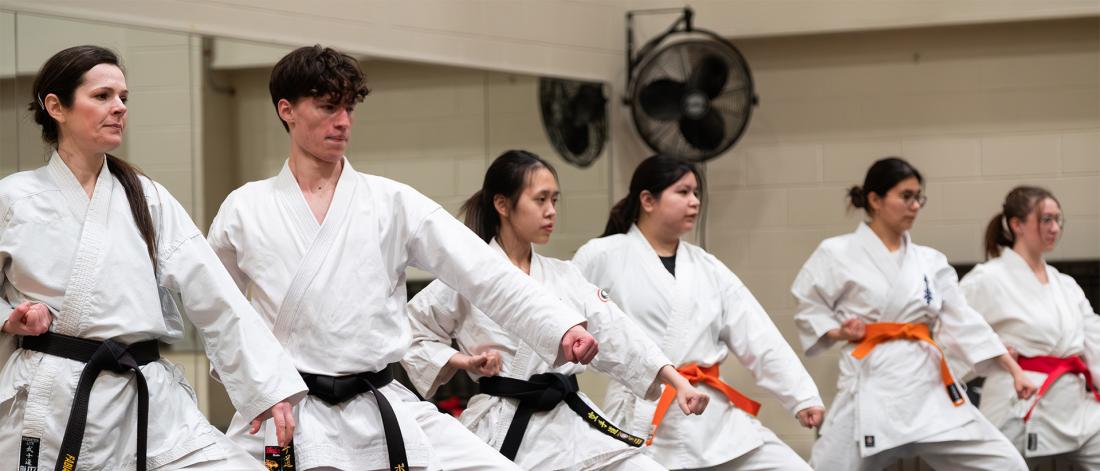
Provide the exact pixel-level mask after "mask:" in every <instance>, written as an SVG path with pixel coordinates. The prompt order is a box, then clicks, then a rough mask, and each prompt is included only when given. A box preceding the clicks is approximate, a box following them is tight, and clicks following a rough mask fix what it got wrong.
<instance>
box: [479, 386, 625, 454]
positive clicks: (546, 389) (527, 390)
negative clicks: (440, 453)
mask: <svg viewBox="0 0 1100 471" xmlns="http://www.w3.org/2000/svg"><path fill="white" fill-rule="evenodd" d="M478 385H479V386H480V392H481V393H482V394H488V395H490V396H496V397H506V398H512V399H519V407H517V408H516V415H514V416H512V424H511V425H509V426H508V433H507V434H505V435H504V444H503V445H501V447H500V453H501V454H502V455H504V456H507V457H508V459H510V460H512V461H515V460H516V453H517V452H519V444H520V442H522V441H523V434H524V432H526V431H527V423H528V422H530V421H531V415H532V414H534V413H535V412H545V411H549V410H553V409H554V408H555V407H557V406H558V404H559V403H561V402H565V404H566V405H568V406H569V408H570V409H573V412H576V413H577V415H579V416H580V417H581V418H582V419H584V421H585V422H588V425H591V426H592V427H593V428H595V429H596V430H599V431H600V432H603V433H604V434H605V435H607V436H609V437H611V438H614V439H616V440H618V441H620V442H623V443H626V444H627V445H630V446H635V447H637V446H642V443H644V442H645V440H644V439H642V438H639V437H635V436H634V435H631V434H629V433H626V432H624V431H623V430H622V429H620V428H619V427H616V426H614V425H612V424H611V423H610V422H608V421H607V419H604V418H603V417H600V415H599V414H597V413H596V411H595V410H593V409H592V406H589V405H588V403H586V402H584V400H583V399H581V397H580V396H578V395H577V391H579V390H580V388H578V387H577V377H576V375H569V376H566V375H563V374H561V373H540V374H537V375H534V376H531V379H530V380H528V381H524V380H522V379H515V378H505V377H503V376H487V377H483V378H481V379H480V380H478Z"/></svg>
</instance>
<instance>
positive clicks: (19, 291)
mask: <svg viewBox="0 0 1100 471" xmlns="http://www.w3.org/2000/svg"><path fill="white" fill-rule="evenodd" d="M141 181H142V184H143V188H144V191H145V196H146V201H147V203H148V205H149V211H150V213H151V215H152V218H153V223H154V227H155V229H156V235H157V248H158V252H157V257H158V262H159V267H158V269H159V287H158V279H157V277H156V276H155V275H154V270H153V266H152V263H151V262H150V260H149V256H148V252H147V249H146V245H145V241H144V240H143V239H142V238H141V235H140V233H139V232H138V230H137V226H136V224H135V223H134V219H133V216H132V215H131V212H130V207H129V204H127V199H126V194H125V190H123V188H122V185H121V184H120V183H119V182H118V180H117V179H116V178H115V177H114V176H113V175H111V173H110V172H109V170H108V169H107V165H106V163H104V165H103V167H102V170H101V171H100V173H99V176H98V177H97V180H96V185H95V190H94V192H93V193H92V197H91V198H90V199H89V198H88V196H87V193H85V191H84V189H83V188H82V187H81V186H80V183H79V182H78V181H77V180H76V177H75V176H74V175H73V173H72V172H71V171H70V170H69V168H68V167H67V166H66V165H65V163H64V162H63V161H62V160H61V158H60V157H59V156H58V155H57V153H56V152H55V153H54V154H53V156H52V157H51V159H50V161H49V164H48V165H46V166H45V167H42V168H39V169H37V170H33V171H27V172H20V173H17V174H14V175H11V176H9V177H7V178H5V179H3V180H2V181H0V210H2V214H3V226H2V228H0V260H2V261H3V276H2V279H0V289H2V299H0V306H2V308H0V310H2V311H3V313H4V316H5V318H6V316H7V313H8V312H9V311H10V310H11V309H12V307H13V306H17V305H19V304H20V303H22V302H24V301H34V302H39V303H42V304H45V305H46V306H47V307H49V309H50V312H51V313H52V314H53V316H54V319H53V323H52V324H51V326H50V330H51V331H53V332H55V333H58V334H64V335H69V336H76V337H83V338H87V339H92V340H107V339H113V340H116V341H119V342H122V343H126V344H131V343H135V342H141V341H146V340H152V339H156V340H161V341H166V342H173V341H178V340H180V339H181V338H182V334H183V319H182V318H181V317H180V310H179V309H178V308H182V311H183V313H185V314H186V315H187V317H188V319H190V320H191V322H192V323H193V324H194V325H195V327H196V328H198V331H199V335H200V336H201V338H202V339H203V341H204V344H205V346H206V354H207V355H208V356H209V357H210V361H211V363H212V364H213V366H214V368H215V369H216V370H217V371H218V373H220V375H221V380H222V382H223V383H224V384H225V386H226V390H227V391H228V392H229V397H230V399H231V400H232V401H233V404H234V406H236V407H237V409H238V410H240V411H241V413H242V414H244V415H245V416H247V417H249V418H252V417H256V416H258V415H260V413H262V412H263V411H264V410H266V409H268V408H270V407H271V406H272V405H274V404H275V403H276V402H278V401H280V400H283V399H285V398H288V397H291V396H294V395H298V396H299V397H300V396H301V395H302V394H304V392H305V384H304V383H303V382H302V380H301V378H300V377H298V375H297V374H295V371H294V370H293V368H289V367H286V366H285V362H286V361H289V357H288V356H287V355H286V353H285V352H284V351H283V349H282V348H280V347H279V346H278V345H277V344H275V343H274V338H273V337H272V336H271V334H270V333H269V332H267V331H266V330H265V329H264V328H263V324H262V321H261V320H260V318H259V316H257V315H256V313H255V312H254V311H253V310H252V308H251V307H250V306H249V305H248V302H247V300H246V299H245V298H244V297H243V296H241V294H240V292H239V291H238V290H237V287H236V286H235V285H234V284H233V280H232V279H231V278H230V277H229V276H228V275H227V274H226V273H225V270H224V269H223V268H222V266H221V263H220V262H219V261H218V259H217V257H215V256H214V253H213V252H212V251H211V250H210V247H209V246H207V244H206V241H205V240H204V239H203V237H202V233H201V232H199V230H198V228H196V227H195V225H194V223H192V221H191V219H190V217H189V216H188V215H187V212H186V211H184V209H183V207H182V206H180V204H179V203H178V202H177V201H176V200H175V199H174V198H172V195H170V194H168V191H167V190H165V189H164V187H162V186H160V185H159V184H157V183H154V182H152V181H151V180H149V179H147V178H144V177H142V178H141ZM158 288H159V289H158ZM177 303H178V304H177ZM15 347H16V338H15V337H14V336H11V335H7V334H0V362H2V363H0V364H3V370H0V469H16V468H17V465H18V462H17V459H18V458H19V456H20V443H21V440H20V437H37V438H40V439H41V442H40V450H39V453H40V454H39V459H38V465H39V469H48V468H49V469H52V467H53V465H54V462H55V461H56V459H57V454H58V448H59V446H60V444H61V440H62V436H63V434H64V431H65V427H66V424H67V421H68V417H69V411H70V408H71V406H72V402H73V396H74V392H75V389H76V385H77V379H78V378H79V376H80V373H81V371H82V370H83V369H84V366H85V364H84V363H82V362H79V361H74V360H69V359H65V358H62V357H58V356H53V355H47V354H44V353H40V352H36V351H31V350H24V349H16V348H15ZM141 371H142V374H143V375H144V376H145V378H146V380H147V382H148V385H149V404H150V406H149V428H148V466H149V469H158V468H162V469H183V468H185V467H186V466H187V465H201V464H202V463H204V462H206V463H210V462H217V463H220V464H221V465H223V466H225V465H227V462H226V461H224V460H226V459H228V458H230V457H232V456H234V454H239V451H236V450H235V446H234V445H232V444H231V443H229V441H228V440H227V439H226V438H225V437H224V436H223V435H222V434H221V433H220V432H218V431H217V430H216V429H214V427H212V426H211V425H210V424H209V423H208V422H207V420H206V418H205V417H203V415H202V413H201V412H199V409H198V407H197V406H196V397H195V393H194V391H193V390H192V389H191V387H190V386H189V385H188V384H187V382H186V381H185V380H184V376H183V373H182V372H181V371H180V370H179V368H178V367H176V366H175V365H173V364H171V363H169V362H168V361H167V360H164V359H161V360H159V361H156V362H152V363H149V364H147V365H145V366H142V367H141ZM136 384H137V383H136V380H135V379H134V374H133V373H129V372H128V373H123V374H116V373H112V372H107V371H105V372H103V373H101V374H100V375H99V377H98V380H97V381H96V382H95V385H94V387H93V389H92V393H91V402H90V406H89V409H88V411H89V412H88V425H87V428H86V429H85V432H84V440H83V443H84V446H83V447H82V452H81V454H80V459H79V461H78V463H77V467H78V469H97V470H99V469H133V468H134V466H135V461H136V454H135V449H136V442H135V440H136V436H137V435H136V434H137V431H138V430H137V395H138V393H137V387H136ZM236 463H238V464H240V463H239V461H237V462H236ZM250 465H252V466H251V469H262V467H260V466H256V464H255V463H250ZM222 469H228V468H225V467H223V468H222ZM238 469H240V468H238Z"/></svg>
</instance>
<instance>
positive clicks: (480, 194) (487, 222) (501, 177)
mask: <svg viewBox="0 0 1100 471" xmlns="http://www.w3.org/2000/svg"><path fill="white" fill-rule="evenodd" d="M540 168H545V169H547V170H549V171H550V173H551V174H552V175H554V179H555V180H556V179H557V178H558V172H557V171H556V170H554V166H552V165H550V163H549V162H547V161H545V160H543V159H542V158H541V157H539V156H538V155H535V154H534V153H532V152H528V151H525V150H509V151H507V152H505V153H503V154H500V156H499V157H497V158H496V160H494V161H493V163H492V164H491V165H489V168H488V169H487V170H485V180H484V181H483V182H482V184H481V189H480V190H477V193H474V194H473V196H470V198H468V199H467V200H466V202H465V203H463V204H462V208H461V209H460V210H459V213H461V214H462V215H463V220H464V221H465V223H466V226H467V227H469V228H470V230H472V231H474V233H476V234H477V235H478V237H481V239H482V240H484V241H485V242H489V241H491V240H493V237H496V236H497V235H498V234H499V233H500V214H497V210H496V206H494V205H493V198H495V197H496V195H503V196H504V197H505V198H506V199H507V200H508V203H509V204H510V205H511V207H513V208H514V207H515V206H516V203H517V202H518V201H519V196H520V195H521V194H523V190H524V188H526V187H527V183H528V181H529V178H530V176H531V174H532V173H534V172H535V170H538V169H540Z"/></svg>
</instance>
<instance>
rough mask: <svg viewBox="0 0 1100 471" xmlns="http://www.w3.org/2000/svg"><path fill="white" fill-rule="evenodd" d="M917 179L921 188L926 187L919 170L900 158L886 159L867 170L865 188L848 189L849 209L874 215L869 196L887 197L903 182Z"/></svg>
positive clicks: (876, 162)
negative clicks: (871, 194) (868, 199)
mask: <svg viewBox="0 0 1100 471" xmlns="http://www.w3.org/2000/svg"><path fill="white" fill-rule="evenodd" d="M914 177H915V178H916V179H917V181H918V182H920V184H921V186H924V177H922V176H921V174H920V172H919V171H917V168H916V167H914V166H913V165H912V164H910V163H909V162H907V161H905V159H902V158H900V157H886V158H883V159H879V160H877V161H875V163H874V164H871V168H869V169H867V176H865V177H864V178H863V186H859V185H856V186H853V187H851V188H849V189H848V207H849V208H859V209H862V210H864V211H865V212H867V214H872V213H873V210H872V209H871V206H870V204H869V203H868V201H867V195H868V194H870V193H874V194H876V195H879V197H884V196H886V194H887V193H889V192H890V189H892V188H894V186H896V185H897V184H898V183H900V182H901V181H902V180H905V179H908V178H914Z"/></svg>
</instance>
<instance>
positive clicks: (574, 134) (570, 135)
mask: <svg viewBox="0 0 1100 471" xmlns="http://www.w3.org/2000/svg"><path fill="white" fill-rule="evenodd" d="M561 130H562V133H561V134H562V138H563V140H564V141H565V148H566V149H569V152H572V153H573V154H574V155H581V154H584V151H586V150H588V142H589V141H588V126H586V125H580V126H576V125H569V124H565V123H563V124H562V128H561Z"/></svg>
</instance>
